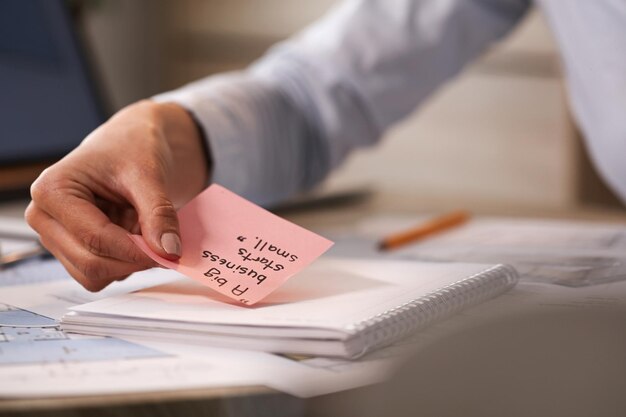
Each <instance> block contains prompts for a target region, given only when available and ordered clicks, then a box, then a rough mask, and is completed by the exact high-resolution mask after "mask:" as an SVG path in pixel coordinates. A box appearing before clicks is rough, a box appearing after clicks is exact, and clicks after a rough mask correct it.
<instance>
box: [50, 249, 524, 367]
mask: <svg viewBox="0 0 626 417" xmlns="http://www.w3.org/2000/svg"><path fill="white" fill-rule="evenodd" d="M517 279H518V276H517V273H516V271H515V270H514V269H513V268H512V267H510V266H506V265H482V264H465V263H423V262H413V261H395V260H393V261H391V260H372V261H364V260H352V259H332V258H329V259H322V260H319V261H317V262H315V263H314V264H313V265H311V266H310V267H308V268H307V269H306V270H305V271H303V272H301V273H299V274H297V275H296V276H294V277H293V278H292V279H291V280H289V281H288V282H287V284H285V285H284V286H283V287H281V288H280V289H278V290H277V291H275V292H274V293H273V294H271V295H270V296H269V297H267V298H266V299H265V300H263V301H262V302H260V303H258V304H256V305H255V306H253V307H243V306H241V305H238V304H235V303H234V302H233V301H232V300H230V299H228V298H226V297H224V296H221V295H219V294H216V293H215V292H214V291H212V290H211V289H209V288H207V287H205V286H203V285H201V284H198V283H196V282H195V281H192V280H189V279H186V278H183V279H180V280H175V281H173V282H171V283H168V284H164V285H160V286H156V287H151V288H146V289H143V290H140V291H137V292H134V293H129V294H125V295H118V296H114V297H111V298H107V299H103V300H99V301H95V302H92V303H89V304H84V305H81V306H77V307H74V308H72V309H71V311H70V312H68V313H67V314H66V315H65V316H64V317H63V319H62V327H63V329H64V330H66V331H70V332H78V333H86V334H94V335H105V336H118V337H124V336H134V337H148V338H153V339H160V340H168V341H177V342H187V343H202V344H207V345H212V346H223V347H234V348H242V349H253V350H263V351H269V352H280V353H296V354H310V355H319V356H337V357H345V358H356V357H358V356H361V355H363V354H365V353H367V352H370V351H373V350H375V349H378V348H380V347H383V346H386V345H389V344H391V343H393V342H395V341H397V340H399V339H401V338H403V337H405V336H408V335H409V334H411V333H413V332H415V331H417V330H419V329H421V328H423V327H425V326H427V325H428V324H430V323H433V322H435V321H439V320H442V319H444V318H445V317H447V316H449V315H451V314H454V313H457V312H459V311H461V310H463V309H465V308H468V307H470V306H473V305H475V304H478V303H480V302H483V301H486V300H488V299H490V298H492V297H495V296H497V295H498V294H501V293H503V292H504V291H506V290H508V289H510V288H511V287H512V286H514V285H515V283H516V282H517Z"/></svg>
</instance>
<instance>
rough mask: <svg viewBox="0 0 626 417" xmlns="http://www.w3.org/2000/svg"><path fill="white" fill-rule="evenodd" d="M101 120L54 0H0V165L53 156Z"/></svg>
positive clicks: (62, 13)
mask: <svg viewBox="0 0 626 417" xmlns="http://www.w3.org/2000/svg"><path fill="white" fill-rule="evenodd" d="M102 121H103V113H102V109H101V107H100V103H99V101H98V99H97V97H96V94H95V90H94V88H93V85H92V84H91V82H90V78H89V75H88V74H87V71H86V66H85V62H84V60H83V57H82V55H81V51H80V48H79V45H78V43H77V40H76V37H75V34H74V32H73V27H72V22H71V19H70V18H69V15H68V13H67V10H66V9H65V3H64V2H63V1H60V0H0V164H12V163H19V162H32V161H39V160H48V159H54V158H58V157H60V156H62V155H64V154H65V153H67V152H68V151H70V150H71V149H72V148H74V147H75V146H76V145H77V144H78V143H80V141H81V140H82V139H83V138H84V137H85V136H86V135H87V134H88V133H89V132H90V131H92V130H93V129H94V128H95V127H96V126H98V125H99V124H100V123H101V122H102Z"/></svg>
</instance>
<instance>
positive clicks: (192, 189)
mask: <svg viewBox="0 0 626 417" xmlns="http://www.w3.org/2000/svg"><path fill="white" fill-rule="evenodd" d="M201 140H202V138H201V137H200V134H199V131H198V128H197V126H196V125H195V122H194V121H193V119H192V118H191V116H190V115H189V114H188V113H187V112H186V111H185V110H184V109H183V108H182V107H180V106H178V105H175V104H159V103H154V102H150V101H142V102H139V103H136V104H133V105H131V106H129V107H126V108H125V109H123V110H121V111H120V112H119V113H117V114H116V115H115V116H113V117H112V118H111V119H110V120H109V121H107V122H106V123H104V124H103V125H102V126H100V127H99V128H98V129H96V130H95V131H94V132H92V133H91V134H90V135H89V136H87V138H86V139H85V140H84V141H83V142H82V143H81V144H80V146H78V147H77V148H76V149H75V150H74V151H72V152H71V153H69V154H68V155H67V156H66V157H65V158H63V159H62V160H61V161H59V162H58V163H56V164H55V165H53V166H51V167H50V168H48V169H46V170H45V171H44V172H43V173H42V174H41V175H40V176H39V178H38V179H37V180H36V181H35V182H34V183H33V185H32V187H31V196H32V202H31V203H30V205H29V206H28V208H27V209H26V220H27V221H28V223H29V224H30V225H31V226H32V227H33V228H34V229H35V230H36V231H37V232H38V233H39V235H40V238H41V243H42V244H43V245H44V246H45V247H46V248H47V249H48V250H49V251H50V252H51V253H52V254H53V255H54V256H55V257H56V258H57V259H58V260H59V261H61V263H62V264H63V265H64V266H65V268H66V269H67V270H68V272H69V273H70V274H71V275H72V276H73V277H74V278H75V279H76V280H77V281H78V282H79V283H81V284H82V285H83V286H84V287H85V288H87V289H88V290H90V291H99V290H101V289H103V288H104V287H106V286H107V285H109V284H110V283H111V282H113V281H116V280H121V279H124V278H126V277H127V276H128V275H129V274H131V273H133V272H136V271H139V270H142V269H146V268H150V267H153V266H155V263H154V262H153V261H152V260H151V259H150V258H149V257H148V256H146V255H145V254H144V253H143V252H142V251H141V250H139V248H137V247H136V246H135V244H134V243H133V242H132V241H131V240H130V238H129V237H128V232H132V233H141V234H142V235H143V237H144V239H145V240H146V242H147V244H148V245H149V246H150V248H151V249H152V250H153V251H155V252H156V253H158V254H159V255H161V256H163V257H165V258H167V259H171V260H176V259H178V258H179V257H180V253H181V242H180V237H179V236H180V234H179V228H178V218H177V216H176V208H177V207H180V206H181V205H183V204H184V203H185V202H187V201H189V200H190V199H191V198H193V197H194V196H195V195H196V194H198V193H199V192H200V191H201V190H202V189H203V188H204V186H205V184H206V181H207V178H208V165H209V164H208V161H207V158H206V155H205V153H204V148H203V146H202V143H201Z"/></svg>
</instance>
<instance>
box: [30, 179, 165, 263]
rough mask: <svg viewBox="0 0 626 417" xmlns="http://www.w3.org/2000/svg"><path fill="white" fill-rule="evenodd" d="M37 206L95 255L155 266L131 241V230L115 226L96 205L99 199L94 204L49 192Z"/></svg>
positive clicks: (80, 197)
mask: <svg viewBox="0 0 626 417" xmlns="http://www.w3.org/2000/svg"><path fill="white" fill-rule="evenodd" d="M35 204H36V205H37V206H38V207H39V209H41V210H43V211H44V212H46V213H47V214H48V215H49V216H50V217H52V218H54V219H56V220H57V221H58V222H59V223H61V224H62V225H63V227H64V228H65V229H66V230H67V231H68V232H69V233H70V234H71V235H73V236H75V237H76V239H77V241H79V242H81V243H82V245H83V246H84V247H85V248H86V249H87V250H89V251H90V252H91V253H93V254H95V255H98V256H102V257H108V258H112V259H118V260H121V261H124V262H132V263H138V264H144V265H147V264H151V263H153V261H152V260H151V259H150V258H149V257H148V256H147V255H146V254H145V253H143V251H141V249H139V248H138V247H137V246H136V245H135V244H134V243H133V242H132V240H131V239H129V238H128V231H127V230H125V229H123V228H122V227H120V226H118V225H116V224H115V223H113V222H112V221H111V219H109V218H108V217H107V216H106V215H105V214H104V213H103V212H102V211H101V210H100V209H99V208H98V207H97V206H96V205H95V200H94V201H90V200H88V199H86V198H85V197H83V196H80V195H74V194H72V193H67V192H61V191H60V190H49V191H47V192H46V196H45V197H43V198H37V199H36V201H35Z"/></svg>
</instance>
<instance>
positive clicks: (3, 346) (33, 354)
mask: <svg viewBox="0 0 626 417" xmlns="http://www.w3.org/2000/svg"><path fill="white" fill-rule="evenodd" d="M160 356H168V355H166V354H163V353H161V352H158V351H156V350H153V349H150V348H148V347H144V346H140V345H137V344H134V343H130V342H127V341H124V340H120V339H114V338H104V337H86V336H74V335H68V334H66V333H64V332H63V331H61V329H60V328H59V326H58V324H57V323H56V321H55V320H53V319H50V318H48V317H44V316H41V315H39V314H35V313H33V312H30V311H27V310H22V309H19V308H16V307H13V306H11V305H8V304H2V303H0V366H3V365H25V364H47V363H66V362H89V361H102V360H115V359H134V358H153V357H160Z"/></svg>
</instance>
